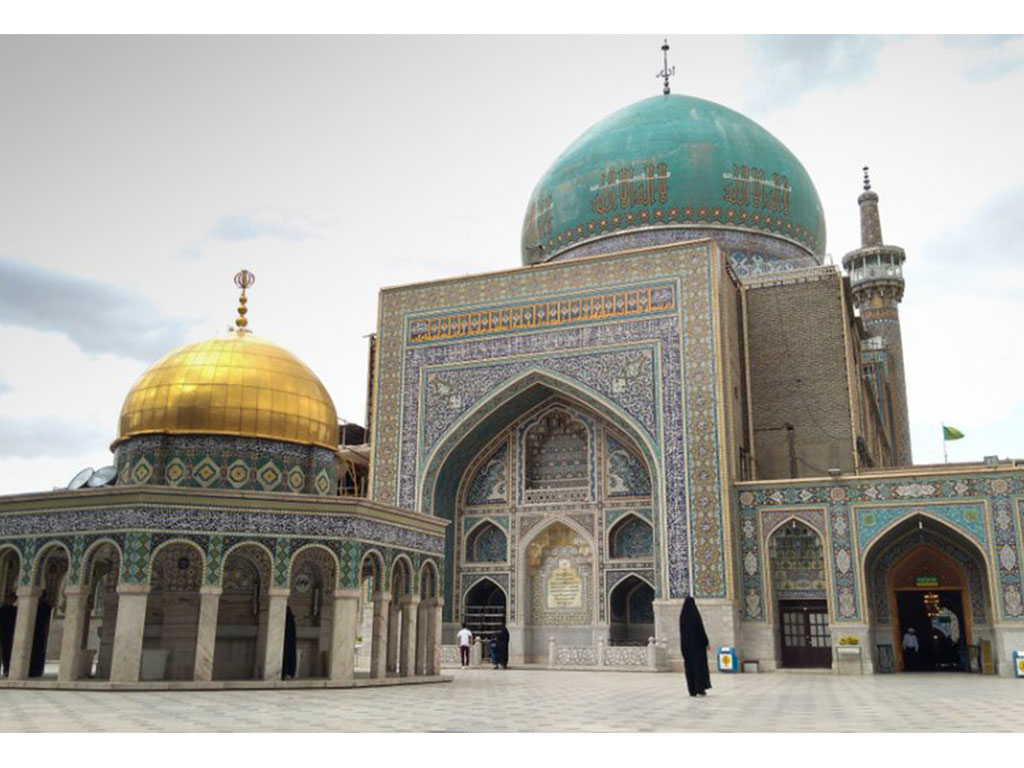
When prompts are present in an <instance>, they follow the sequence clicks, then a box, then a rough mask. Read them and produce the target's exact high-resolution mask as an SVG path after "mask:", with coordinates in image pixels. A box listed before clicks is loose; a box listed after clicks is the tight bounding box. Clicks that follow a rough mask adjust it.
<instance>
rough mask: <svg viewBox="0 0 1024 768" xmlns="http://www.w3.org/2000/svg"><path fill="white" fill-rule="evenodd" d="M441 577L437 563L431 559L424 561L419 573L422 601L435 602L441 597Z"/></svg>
mask: <svg viewBox="0 0 1024 768" xmlns="http://www.w3.org/2000/svg"><path fill="white" fill-rule="evenodd" d="M440 575H441V573H440V571H439V570H438V567H437V563H435V562H434V561H433V560H430V559H427V560H424V561H423V564H422V565H420V573H419V577H420V578H419V582H420V590H419V592H420V599H421V600H434V599H437V598H438V597H440V595H441V591H440V587H441V585H440Z"/></svg>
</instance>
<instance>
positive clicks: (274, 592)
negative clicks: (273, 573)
mask: <svg viewBox="0 0 1024 768" xmlns="http://www.w3.org/2000/svg"><path fill="white" fill-rule="evenodd" d="M291 593H292V588H291V587H271V588H270V589H268V590H267V594H268V595H270V596H271V597H288V596H289V595H290V594H291Z"/></svg>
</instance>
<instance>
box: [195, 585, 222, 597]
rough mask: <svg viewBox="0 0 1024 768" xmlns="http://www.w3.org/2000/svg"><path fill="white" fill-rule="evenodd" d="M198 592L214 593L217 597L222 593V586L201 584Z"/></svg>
mask: <svg viewBox="0 0 1024 768" xmlns="http://www.w3.org/2000/svg"><path fill="white" fill-rule="evenodd" d="M199 594H200V595H216V596H217V597H219V596H220V595H222V594H224V587H221V586H219V585H213V584H210V585H203V586H201V587H200V588H199Z"/></svg>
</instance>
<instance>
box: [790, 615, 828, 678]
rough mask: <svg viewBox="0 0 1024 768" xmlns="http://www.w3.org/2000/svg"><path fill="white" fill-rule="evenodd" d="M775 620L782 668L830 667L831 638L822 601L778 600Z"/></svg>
mask: <svg viewBox="0 0 1024 768" xmlns="http://www.w3.org/2000/svg"><path fill="white" fill-rule="evenodd" d="M779 620H780V621H779V623H780V628H781V631H782V666H783V667H802V668H813V667H822V668H826V669H827V668H829V667H831V666H832V636H831V635H830V634H829V631H828V605H827V604H826V603H825V601H824V600H780V601H779Z"/></svg>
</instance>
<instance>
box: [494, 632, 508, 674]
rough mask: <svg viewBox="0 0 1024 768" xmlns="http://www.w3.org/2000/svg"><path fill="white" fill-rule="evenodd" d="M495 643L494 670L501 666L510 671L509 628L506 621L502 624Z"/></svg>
mask: <svg viewBox="0 0 1024 768" xmlns="http://www.w3.org/2000/svg"><path fill="white" fill-rule="evenodd" d="M494 641H495V646H494V661H495V664H494V668H495V669H497V668H498V666H499V665H500V666H501V668H502V669H508V627H506V626H505V622H504V621H502V622H501V629H499V630H498V634H497V636H496V637H495V638H494Z"/></svg>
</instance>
